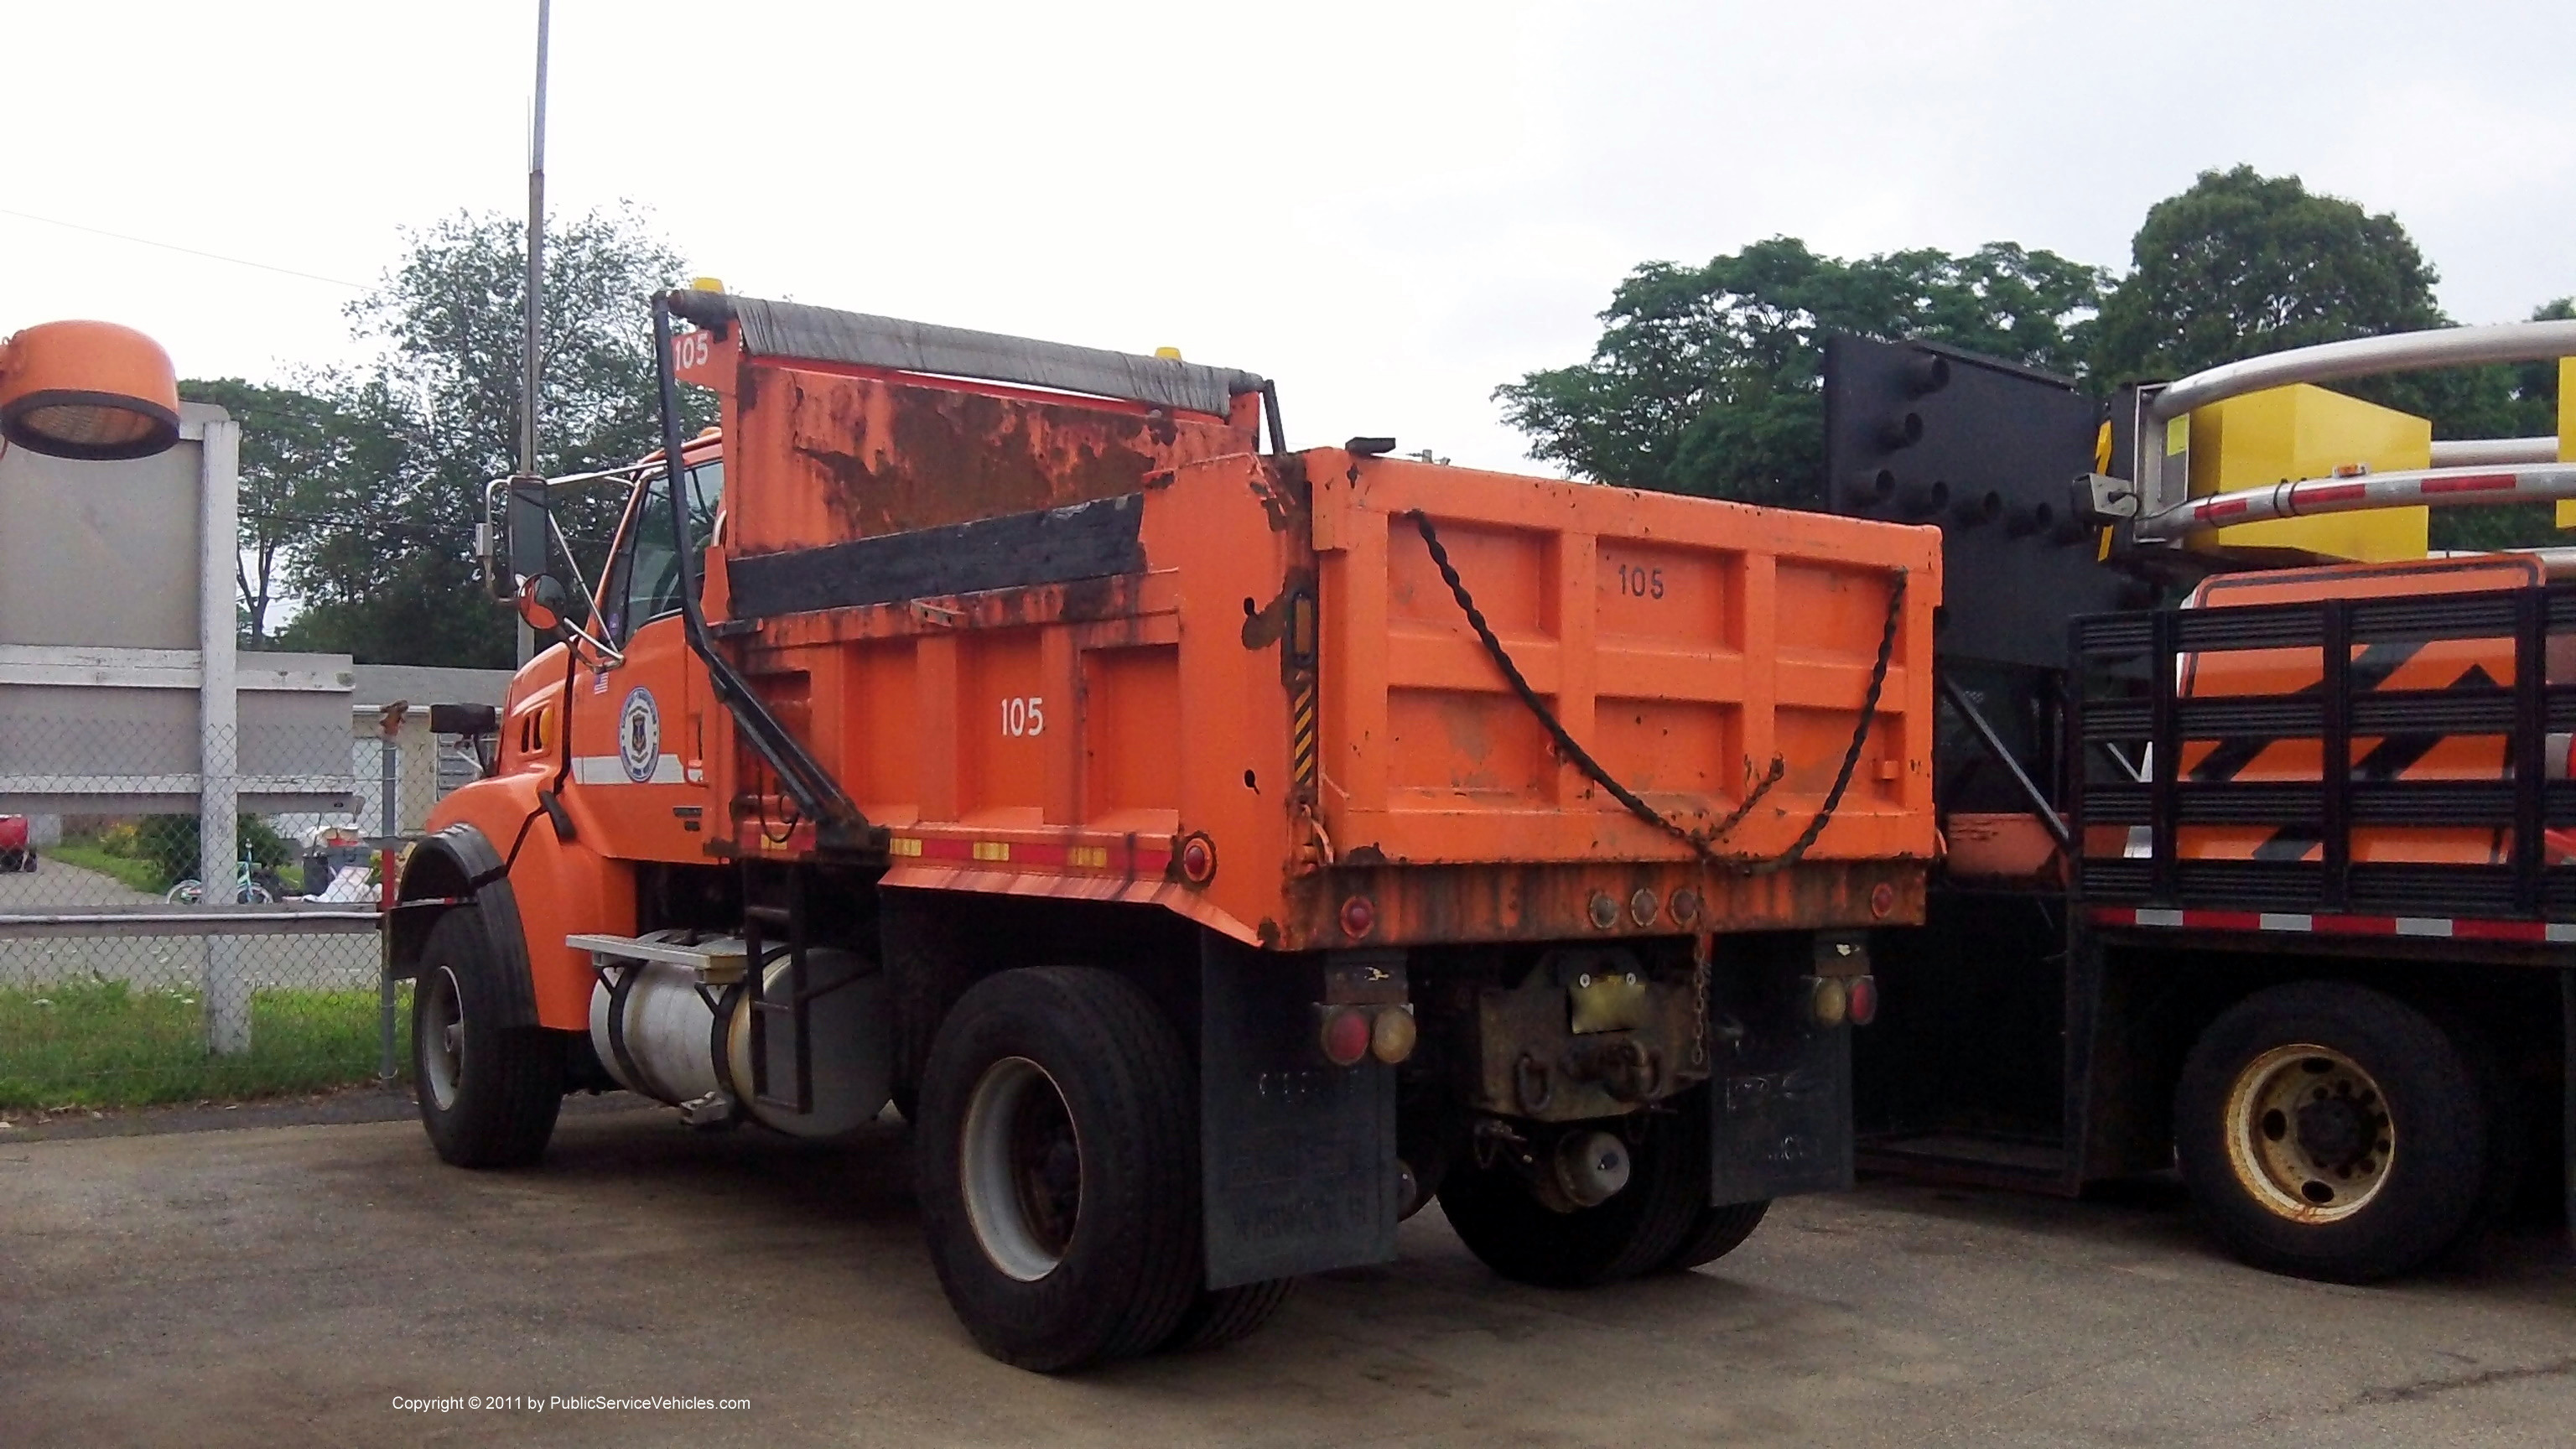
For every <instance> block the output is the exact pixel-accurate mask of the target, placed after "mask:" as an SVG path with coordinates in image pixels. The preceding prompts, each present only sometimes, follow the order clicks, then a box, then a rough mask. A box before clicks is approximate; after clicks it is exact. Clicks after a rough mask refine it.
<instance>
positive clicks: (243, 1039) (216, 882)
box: [197, 422, 251, 1056]
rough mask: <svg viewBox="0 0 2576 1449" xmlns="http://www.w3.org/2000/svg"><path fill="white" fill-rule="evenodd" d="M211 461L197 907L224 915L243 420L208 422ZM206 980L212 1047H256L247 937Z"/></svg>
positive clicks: (208, 943) (201, 580)
mask: <svg viewBox="0 0 2576 1449" xmlns="http://www.w3.org/2000/svg"><path fill="white" fill-rule="evenodd" d="M204 456H205V461H204V466H203V469H202V471H201V473H200V477H199V487H198V497H199V502H198V515H197V516H198V521H199V528H198V535H197V536H198V539H199V549H198V552H199V555H200V559H199V563H198V570H197V599H198V618H197V658H198V661H199V682H198V688H197V879H198V880H200V881H202V882H204V884H205V889H204V890H203V891H202V892H201V893H200V894H199V896H198V901H197V904H198V908H199V909H201V910H210V911H220V910H224V909H227V908H229V907H231V906H232V905H233V904H234V903H235V901H234V897H235V890H234V886H233V882H234V880H235V879H236V878H238V876H239V875H240V873H241V867H240V864H239V860H240V852H239V848H238V847H239V841H238V839H237V836H236V822H237V818H238V816H239V814H240V811H241V782H240V778H239V775H240V764H241V699H240V696H239V695H237V694H236V693H234V690H233V635H234V630H235V629H237V628H238V627H239V625H238V623H237V622H236V621H235V619H234V616H233V575H234V573H235V571H236V570H238V569H239V567H240V561H239V560H237V559H235V558H234V557H233V549H234V547H235V539H236V536H237V534H236V530H237V528H238V525H239V521H240V520H239V518H238V517H237V509H238V508H239V499H238V497H237V496H236V494H235V492H234V490H235V489H236V488H237V487H238V486H239V479H238V476H237V475H238V470H239V467H240V461H241V425H240V424H238V423H233V422H209V423H207V424H206V425H205V450H204ZM203 944H204V947H205V952H204V960H205V979H204V981H203V983H202V984H201V985H200V987H199V991H198V999H199V1000H201V1001H203V1002H204V1003H205V1012H206V1050H207V1051H208V1052H210V1053H212V1054H214V1055H216V1056H230V1055H234V1054H236V1053H240V1052H247V1051H249V1050H250V996H251V982H250V972H249V970H248V969H247V968H246V966H245V965H244V959H245V954H246V953H245V947H246V945H247V943H246V942H245V940H244V939H243V938H242V937H240V936H235V935H229V934H209V935H207V936H206V937H204V938H203Z"/></svg>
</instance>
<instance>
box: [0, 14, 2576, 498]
mask: <svg viewBox="0 0 2576 1449" xmlns="http://www.w3.org/2000/svg"><path fill="white" fill-rule="evenodd" d="M535 10H536V6H535V0H441V3H437V4H410V5H398V4H391V3H351V0H334V3H302V4H299V3H287V0H231V3H227V4H223V5H207V4H202V3H193V4H186V5H150V4H124V5H120V4H114V3H109V0H83V3H73V0H7V4H6V5H5V7H0V13H5V14H6V16H7V21H6V26H5V30H0V35H5V37H6V51H5V56H6V62H5V63H6V64H7V66H8V69H9V72H10V77H9V83H8V101H9V106H8V109H9V114H10V118H11V119H10V121H9V122H8V126H9V130H10V133H11V134H10V140H11V141H12V142H13V143H14V144H12V145H11V146H10V147H9V154H8V157H7V162H6V170H5V175H6V181H5V183H4V184H0V190H5V195H0V207H5V208H7V210H8V211H9V212H15V213H27V214H32V215H34V216H41V217H47V218H52V219H54V220H57V221H64V222H75V223H80V224H82V225H85V226H90V227H95V228H101V229H105V230H107V231H113V232H122V233H127V234H131V235H134V236H139V237H147V238H153V239H157V240H161V241H165V242H170V243H175V244H178V245H182V246H187V247H193V248H198V249H202V250H205V251H210V252H216V253H221V254H223V255H226V256H230V257H236V258H243V259H248V260H252V261H258V262H263V263H267V264H269V265H271V266H274V267H281V268H288V269H291V270H294V271H299V272H308V273H313V274H317V275H319V276H322V277H328V278H338V279H343V280H346V281H351V282H360V283H363V282H367V281H370V280H372V279H373V278H375V277H376V276H377V274H378V273H379V272H380V271H381V270H382V269H383V268H384V267H385V266H387V265H388V264H389V263H390V262H391V261H392V259H393V258H394V257H395V255H396V254H397V252H398V250H399V247H400V241H399V238H398V237H397V235H396V228H397V227H399V226H402V225H404V224H406V223H412V224H418V223H423V222H426V221H429V220H432V219H434V218H436V217H438V216H440V215H442V214H447V213H452V212H455V211H457V210H459V209H460V208H461V209H466V210H473V211H484V210H499V211H504V212H523V211H524V209H525V197H526V189H525V188H526V183H525V178H524V174H523V171H524V165H525V153H524V146H525V140H524V134H525V124H526V123H525V107H526V96H527V93H528V90H529V82H530V71H531V67H532V46H533V35H534V17H535ZM2571 55H2576V6H2571V5H2568V4H2565V3H2547V4H2545V3H2529V4H2512V3H2480V0H2446V3H2440V4H2421V3H2417V4H2396V3H2342V4H2308V5H2288V4H2283V5H2264V4H2259V3H2237V4H2187V3H2168V4H2163V5H2156V6H2137V5H2129V6H2117V7H2115V6H2108V5H2101V6H2081V7H2079V6H2075V5H2062V4H2061V5H2052V4H2041V3H1965V0H1959V3H1923V0H1915V3H1906V4H1858V3H1831V0H1828V3H1815V0H1808V3H1800V4H1776V3H1775V4H1726V3H1706V4H1672V3H1665V4H1657V3H1644V0H1638V3H1605V4H1556V5H1548V4H1533V3H1526V0H1483V3H1477V4H1446V3H1412V0H1376V3H1367V4H1345V3H1338V0H1307V3H1302V4H1286V5H1282V4H1233V5H1226V4H1214V3H1200V4H1166V3H1118V0H1099V3H1093V4H1086V5H1076V4H1062V3H1059V4H1050V5H1028V6H1018V5H1002V4H973V3H946V4H936V3H933V4H918V3H916V4H871V3H838V4H835V3H791V0H773V3H761V0H735V3H732V4H699V5H680V4H662V3H639V0H616V3H611V0H556V4H555V7H554V65H553V81H552V87H551V109H552V117H551V126H550V132H551V134H550V136H549V141H548V173H549V174H548V185H549V192H550V197H551V199H552V201H553V202H554V204H555V206H556V208H557V209H558V210H559V211H578V210H581V209H584V208H587V207H589V206H591V205H594V204H597V203H602V202H608V201H612V200H615V199H618V198H628V199H632V200H634V201H636V202H639V203H642V204H644V205H646V206H648V207H650V208H651V209H652V210H653V212H654V213H655V215H656V218H657V220H658V223H659V225H660V226H661V227H662V228H663V230H664V231H665V232H666V234H667V235H668V236H669V238H670V239H671V240H672V242H673V243H674V244H675V245H676V246H677V247H678V248H679V249H680V250H681V251H682V252H683V253H684V254H686V255H687V256H688V257H690V258H691V259H692V261H693V262H694V263H695V264H696V266H697V267H698V269H699V270H701V271H703V272H707V273H712V274H714V275H716V276H720V277H722V278H723V279H724V280H725V282H726V284H727V285H728V286H729V287H731V288H732V289H733V290H735V291H738V292H747V293H752V294H756V295H770V296H778V295H791V296H794V297H795V298H797V299H798V300H802V301H808V302H818V303H824V304H828V305H834V306H843V307H849V308H852V309H856V310H863V311H874V312H883V313H890V314H893V315H897V316H908V317H915V318H920V319H924V320H929V321H936V322H947V323H954V324H958V325H963V326H973V327H983V328H990V329H994V330H999V331H1010V332H1018V333H1024V334H1027V335H1030V336H1036V337H1045V338H1051V339H1055V340H1061V341H1071V342H1082V343H1089V344H1093V345H1098V346H1108V347H1120V348H1128V349H1134V350H1147V349H1150V348H1153V347H1155V346H1157V345H1163V344H1169V345H1174V346H1178V347H1180V348H1182V349H1183V350H1184V351H1185V352H1186V353H1187V354H1188V355H1189V356H1190V357H1191V358H1193V359H1194V360H1198V361H1205V362H1215V363H1222V364H1225V365H1229V366H1235V367H1243V368H1249V369H1253V370H1257V371H1261V372H1264V373H1267V374H1268V375H1270V376H1273V377H1276V378H1277V379H1279V381H1280V387H1281V391H1282V397H1283V404H1284V411H1285V415H1286V417H1287V421H1288V427H1289V432H1290V440H1291V442H1292V443H1295V444H1301V445H1302V444H1311V443H1321V442H1329V441H1337V440H1339V439H1341V438H1343V437H1345V436H1348V435H1350V434H1353V433H1359V432H1385V433H1393V434H1395V435H1397V436H1398V437H1399V438H1400V439H1401V440H1402V442H1403V444H1404V446H1405V447H1407V448H1408V449H1410V448H1414V447H1421V446H1430V447H1435V448H1437V449H1439V450H1440V451H1441V452H1443V453H1445V454H1448V455H1451V456H1453V457H1454V458H1456V460H1457V461H1459V462H1461V463H1468V462H1473V463H1478V464H1484V465H1489V466H1518V465H1520V459H1521V443H1520V440H1519V439H1518V438H1517V437H1516V436H1515V435H1514V434H1512V433H1511V432H1510V431H1509V430H1508V429H1506V428H1504V427H1503V426H1502V424H1501V423H1500V421H1499V419H1498V417H1497V414H1496V410H1495V408H1494V406H1493V404H1492V403H1491V401H1490V400H1489V398H1488V394H1489V393H1490V392H1491V391H1492V389H1493V387H1494V386H1495V384H1497V383H1500V382H1503V381H1506V380H1509V379H1511V378H1514V377H1516V376H1518V375H1519V374H1520V373H1522V372H1524V371H1526V370H1528V369H1531V368H1534V367H1541V366H1549V365H1555V364H1559V363H1563V362H1568V361H1572V360H1575V359H1577V358H1580V357H1581V356H1583V355H1584V354H1585V353H1586V351H1587V350H1588V348H1589V346H1590V343H1591V341H1592V339H1593V337H1594V335H1595V333H1596V331H1597V327H1596V324H1595V322H1594V318H1593V314H1594V313H1595V312H1597V311H1598V310H1599V309H1600V308H1601V307H1602V305H1603V304H1604V303H1605V302H1606V301H1607V300H1608V296H1609V293H1610V289H1611V288H1612V286H1613V285H1614V284H1615V283H1616V282H1617V281H1618V279H1619V277H1620V276H1621V275H1622V274H1623V273H1624V272H1626V271H1627V270H1628V269H1629V268H1630V267H1631V266H1633V265H1634V264H1636V263H1637V262H1639V261H1643V260H1647V259H1654V258H1666V259H1674V260H1682V261H1690V262H1697V261H1701V260H1705V259H1706V258H1707V257H1709V256H1711V255H1713V254H1716V253H1718V252H1723V251H1730V250H1733V249H1735V248H1737V247H1740V246H1742V245H1744V244H1745V243H1747V242H1751V241H1754V240H1758V239H1760V238H1762V237H1766V236H1772V235H1777V234H1783V233H1786V234H1789V235H1795V236H1800V237H1804V238H1805V239H1807V241H1808V242H1809V243H1811V244H1812V245H1814V246H1816V247H1817V248H1818V249H1820V250H1823V251H1826V252H1830V253H1835V254H1843V255H1850V254H1857V253H1865V252H1873V251H1881V250H1888V249H1892V248H1897V247H1906V246H1924V245H1930V246H1940V247H1946V248H1951V249H1954V250H1955V249H1965V248H1969V247H1972V246H1974V245H1976V244H1977V243H1980V242H1983V241H1987V240H1992V239H1999V238H2000V239H2009V240H2014V241H2019V242H2021V243H2023V244H2025V245H2028V246H2032V247H2046V248H2049V249H2052V250H2055V251H2059V252H2063V253H2065V254H2067V255H2070V256H2073V257H2077V258H2081V259H2084V260H2088V261H2095V262H2102V263H2108V264H2114V265H2123V264H2125V262H2126V260H2127V252H2128V241H2129V237H2130V234H2131V233H2132V232H2133V231H2134V230H2135V228H2136V226H2137V223H2138V221H2139V218H2140V217H2141V215H2142V214H2143V212H2144V210H2145V208H2146V207H2147V206H2148V205H2149V204H2150V203H2152V202H2154V201H2155V200H2157V199H2158V198H2160V197H2163V196H2166V195H2169V194H2171V193H2173V192H2175V191H2177V190H2180V189H2181V188H2183V187H2184V186H2186V185H2188V184H2189V183H2190V181H2191V179H2192V176H2193V174H2194V173H2195V172H2197V171H2199V170H2201V169H2203V168H2207V167H2214V166H2227V165H2231V164H2234V163H2236V162H2239V161H2244V162H2250V163H2252V164H2253V165H2255V166H2257V167H2259V168H2261V169H2263V170H2264V171H2266V172H2271V173H2281V172H2295V173H2297V174H2299V175H2301V176H2303V177H2305V178H2306V180H2307V181H2308V183H2309V185H2310V186H2312V187H2314V188H2317V189H2320V190H2323V191H2327V192H2331V193H2334V194H2337V195H2342V196H2348V197H2351V198H2353V199H2355V200H2358V201H2360V202H2362V203H2363V204H2364V205H2365V206H2367V207H2369V208H2370V209H2372V210H2374V211H2382V210H2385V211H2393V212H2395V213H2396V214H2397V215H2398V217H2399V218H2400V219H2401V220H2402V221H2403V222H2404V223H2405V224H2406V226H2407V227H2408V228H2409V230H2411V231H2412V232H2413V234H2414V236H2415V238H2416V240H2417V242H2418V243H2419V244H2420V245H2422V246H2423V248H2424V249H2425V251H2426V252H2427V253H2428V254H2429V255H2430V257H2431V258H2432V259H2433V261H2434V262H2435V264H2436V265H2437V266H2438V267H2439V268H2440V269H2441V272H2442V276H2443V283H2442V300H2443V303H2444V305H2445V306H2446V307H2447V308H2448V309H2449V310H2450V312H2451V313H2452V314H2453V315H2454V316H2456V317H2458V318H2460V319H2461V320H2463V321H2471V322H2486V321H2501V320H2507V319H2511V318H2516V317H2520V316H2523V315H2525V314H2526V313H2527V312H2528V311H2529V310H2530V308H2531V307H2532V306H2533V305H2535V304H2537V303H2539V302H2542V301H2544V300H2547V299H2548V298H2551V297H2556V296H2561V295H2565V294H2567V293H2570V292H2576V106H2571V105H2570V104H2569V103H2568V100H2567V97H2566V92H2565V87H2564V85H2563V84H2562V81H2563V78H2564V70H2565V67H2566V63H2567V59H2568V57H2569V56H2571ZM0 257H5V258H6V259H7V262H8V266H7V267H6V269H5V275H6V277H7V290H8V295H7V303H6V306H5V307H0V330H6V329H8V328H13V327H16V326H19V325H23V324H24V323H28V322H34V321H40V320H44V319H46V318H49V317H58V316H83V315H85V316H102V317H109V318H113V319H115V320H119V321H124V322H129V323H132V324H134V325H137V326H140V327H143V328H145V329H146V330H148V331H150V332H152V333H154V334H155V335H156V336H158V337H160V338H161V339H162V340H163V341H164V342H165V343H166V344H167V345H168V346H169V348H170V351H171V353H172V355H173V356H174V358H175V359H176V360H177V362H178V365H179V369H180V371H181V373H182V374H183V375H199V376H204V375H216V374H241V375H246V376H250V377H253V378H267V377H273V376H277V375H279V374H282V373H284V372H285V371H287V370H288V369H290V368H292V367H293V366H295V365H298V364H306V363H330V362H335V361H343V360H347V359H349V358H351V357H353V356H354V355H356V354H355V350H354V348H353V345H352V344H351V342H350V341H349V339H348V334H347V324H346V321H345V319H344V318H343V317H342V316H341V314H340V310H339V309H340V307H341V306H342V304H343V303H345V302H346V301H347V300H349V298H350V297H352V296H353V295H355V294H354V292H353V291H351V290H350V289H349V288H347V287H343V286H335V285H332V284H331V283H330V282H325V281H311V280H305V279H302V278H298V277H293V276H286V275H280V274H278V273H276V272H270V271H261V270H255V269H252V268H247V267H241V266H234V265H226V264H224V263H221V262H215V261H206V260H199V259H196V258H193V257H189V256H184V255H180V254H177V253H173V252H170V251H165V250H156V249H153V248H150V247H143V246H136V245H131V244H128V243H126V242H122V241H115V240H110V239H108V238H105V237H101V236H96V235H91V234H85V233H81V232H76V231H70V230H66V229H64V228H62V227H59V226H54V225H48V224H45V223H42V222H36V221H30V220H25V219H23V218H22V217H21V216H18V215H11V214H0Z"/></svg>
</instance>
